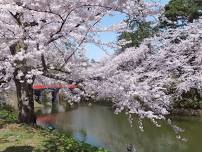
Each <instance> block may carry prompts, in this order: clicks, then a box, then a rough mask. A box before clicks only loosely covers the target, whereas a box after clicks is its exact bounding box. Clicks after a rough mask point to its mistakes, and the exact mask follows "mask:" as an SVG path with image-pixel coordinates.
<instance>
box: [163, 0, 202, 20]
mask: <svg viewBox="0 0 202 152" xmlns="http://www.w3.org/2000/svg"><path fill="white" fill-rule="evenodd" d="M201 6H202V3H199V2H196V0H171V1H170V2H169V4H168V5H166V6H165V16H166V17H167V18H168V19H169V20H171V21H173V22H174V21H175V22H176V21H179V20H180V21H181V22H182V23H183V22H185V21H188V22H193V20H194V19H197V18H199V16H200V15H202V14H201V13H200V11H199V10H200V9H201Z"/></svg>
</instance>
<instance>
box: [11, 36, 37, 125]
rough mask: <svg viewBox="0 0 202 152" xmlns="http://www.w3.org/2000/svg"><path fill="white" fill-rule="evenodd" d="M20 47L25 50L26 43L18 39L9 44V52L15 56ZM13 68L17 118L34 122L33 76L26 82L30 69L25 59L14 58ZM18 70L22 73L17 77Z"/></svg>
mask: <svg viewBox="0 0 202 152" xmlns="http://www.w3.org/2000/svg"><path fill="white" fill-rule="evenodd" d="M22 49H24V50H26V49H27V45H26V44H25V43H24V41H23V40H21V41H18V42H16V43H14V44H13V45H11V46H10V52H11V54H12V55H13V56H15V55H16V54H17V53H18V52H20V51H22ZM15 64H16V67H15V70H14V73H13V76H14V78H13V80H14V82H15V86H16V93H17V101H18V110H19V115H18V120H19V122H20V123H27V124H35V123H36V116H35V113H34V95H33V94H34V93H33V89H32V85H33V83H34V79H35V78H34V77H33V78H31V79H32V83H28V82H27V81H28V79H27V78H26V75H27V74H28V72H29V71H30V70H31V68H30V67H29V66H28V65H27V63H26V59H23V60H22V61H21V60H15ZM19 72H21V73H23V75H22V76H20V78H19V75H18V74H19Z"/></svg>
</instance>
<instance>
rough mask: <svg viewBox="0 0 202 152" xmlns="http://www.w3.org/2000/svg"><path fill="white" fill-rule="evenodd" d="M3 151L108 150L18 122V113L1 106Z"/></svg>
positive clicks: (102, 151)
mask: <svg viewBox="0 0 202 152" xmlns="http://www.w3.org/2000/svg"><path fill="white" fill-rule="evenodd" d="M0 151H1V152H31V151H33V152H107V151H106V150H103V149H98V148H96V147H92V146H91V145H89V144H86V143H82V142H77V141H76V140H75V139H73V138H72V137H70V136H68V135H65V134H59V133H56V132H53V131H52V132H51V131H48V130H44V129H42V128H39V127H31V126H27V125H25V124H18V123H16V113H15V112H14V110H12V109H11V108H9V107H7V106H0Z"/></svg>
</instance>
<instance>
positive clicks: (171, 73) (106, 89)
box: [83, 19, 202, 126]
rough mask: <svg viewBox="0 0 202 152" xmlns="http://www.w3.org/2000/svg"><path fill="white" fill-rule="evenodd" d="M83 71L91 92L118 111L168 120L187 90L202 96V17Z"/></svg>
mask: <svg viewBox="0 0 202 152" xmlns="http://www.w3.org/2000/svg"><path fill="white" fill-rule="evenodd" d="M122 42H123V41H122ZM121 44H123V43H121ZM124 45H125V43H124ZM83 75H84V76H83V77H86V78H88V79H86V81H85V90H86V92H87V93H88V95H89V96H91V97H92V98H94V99H95V100H100V99H104V100H107V99H109V100H110V101H113V102H114V105H115V107H116V111H115V113H119V112H123V111H125V112H126V113H127V114H129V116H130V115H132V114H136V115H138V116H140V118H150V119H151V120H152V121H153V122H155V119H164V118H165V115H167V114H169V113H170V111H171V109H172V108H173V107H172V106H173V102H176V101H178V102H183V100H181V99H182V98H184V95H185V94H186V93H189V92H190V91H192V90H195V91H194V92H195V95H194V96H195V97H196V99H197V100H198V101H199V100H201V99H202V19H199V20H197V21H195V22H194V23H190V24H188V25H187V26H185V27H181V28H177V29H168V30H163V31H162V32H160V33H158V34H156V36H154V37H152V38H149V39H145V40H144V42H143V43H142V44H141V45H140V47H139V48H133V47H131V48H128V49H127V50H126V51H125V52H123V53H121V54H120V55H118V56H115V57H110V58H108V59H104V60H103V61H102V62H100V63H99V64H96V65H94V66H93V67H91V68H89V69H88V70H87V71H83ZM195 97H194V98H195ZM140 124H141V121H140ZM140 126H141V125H140ZM157 126H158V124H157Z"/></svg>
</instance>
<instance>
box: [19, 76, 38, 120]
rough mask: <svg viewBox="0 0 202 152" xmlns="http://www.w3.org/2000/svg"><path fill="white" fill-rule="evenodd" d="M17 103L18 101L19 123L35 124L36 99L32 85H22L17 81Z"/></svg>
mask: <svg viewBox="0 0 202 152" xmlns="http://www.w3.org/2000/svg"><path fill="white" fill-rule="evenodd" d="M15 85H16V92H17V101H18V110H19V115H18V121H19V122H20V123H26V124H35V123H36V116H35V113H34V98H33V89H32V84H28V83H26V82H24V83H20V82H19V80H16V79H15Z"/></svg>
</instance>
